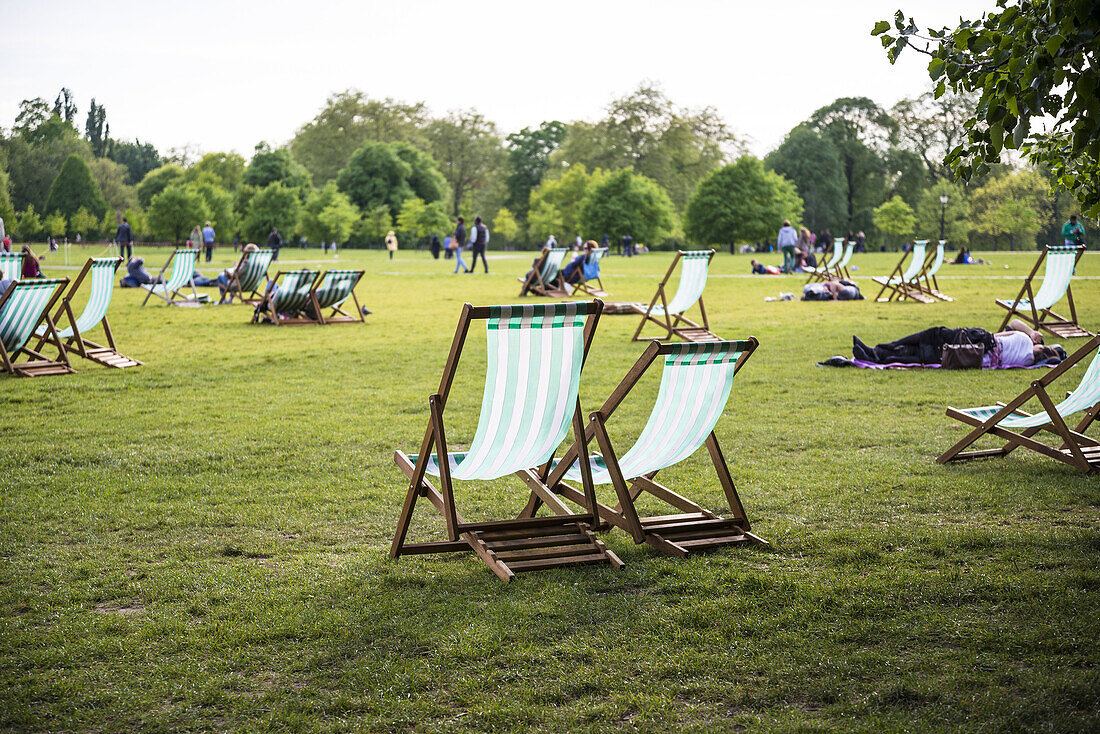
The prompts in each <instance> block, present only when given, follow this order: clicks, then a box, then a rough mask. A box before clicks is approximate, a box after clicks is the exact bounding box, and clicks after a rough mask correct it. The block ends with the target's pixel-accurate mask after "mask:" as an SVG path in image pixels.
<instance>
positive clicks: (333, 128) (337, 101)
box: [290, 89, 427, 186]
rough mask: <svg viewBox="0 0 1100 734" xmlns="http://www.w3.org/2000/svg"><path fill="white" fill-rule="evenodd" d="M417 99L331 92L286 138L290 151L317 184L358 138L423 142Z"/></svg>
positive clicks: (330, 176) (343, 161)
mask: <svg viewBox="0 0 1100 734" xmlns="http://www.w3.org/2000/svg"><path fill="white" fill-rule="evenodd" d="M426 124H427V118H426V108H425V106H424V103H423V102H416V103H413V104H405V103H403V102H395V101H394V100H393V99H390V98H389V97H387V98H386V99H383V100H375V99H370V98H368V97H367V96H366V95H365V94H363V93H362V92H360V91H357V90H353V89H349V90H346V91H343V92H338V93H337V94H333V95H332V96H331V97H329V98H328V99H327V100H326V101H325V106H324V107H323V108H322V109H321V111H320V112H319V113H318V114H317V116H316V117H315V118H313V120H312V121H311V122H308V123H306V124H305V125H303V126H302V127H301V128H299V129H298V132H297V133H295V135H294V139H293V140H291V141H290V152H291V153H292V154H293V156H294V158H295V160H298V161H301V163H302V165H304V166H305V167H306V168H307V169H308V170H309V171H310V173H311V174H312V175H313V182H314V183H315V184H317V185H318V186H320V185H323V184H325V183H328V182H329V181H332V180H334V179H335V178H336V176H337V175H338V174H339V173H340V170H341V169H342V168H344V167H345V166H347V164H348V161H349V160H351V156H352V154H353V153H355V151H357V150H358V149H359V148H361V147H362V146H363V143H366V142H367V141H368V140H369V141H374V142H376V143H399V142H400V143H411V144H412V145H415V146H419V147H423V146H425V145H426V144H427V140H426V139H425V137H424V133H423V128H424V126H425V125H426Z"/></svg>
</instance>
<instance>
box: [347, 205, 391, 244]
mask: <svg viewBox="0 0 1100 734" xmlns="http://www.w3.org/2000/svg"><path fill="white" fill-rule="evenodd" d="M392 227H393V217H392V216H391V215H390V208H389V207H388V206H386V205H385V204H382V205H380V206H376V207H374V208H373V209H369V210H367V211H366V212H364V213H363V218H362V219H360V220H359V227H358V228H357V229H356V234H357V239H358V241H359V243H360V244H372V243H376V242H380V241H381V240H382V238H383V237H385V236H386V233H387V232H388V231H389V230H390V228H392Z"/></svg>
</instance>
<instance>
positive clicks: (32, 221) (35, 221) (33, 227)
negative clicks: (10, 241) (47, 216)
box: [12, 204, 42, 242]
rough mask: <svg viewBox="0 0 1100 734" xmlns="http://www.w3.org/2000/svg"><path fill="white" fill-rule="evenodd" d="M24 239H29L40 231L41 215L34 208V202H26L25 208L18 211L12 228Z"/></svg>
mask: <svg viewBox="0 0 1100 734" xmlns="http://www.w3.org/2000/svg"><path fill="white" fill-rule="evenodd" d="M12 229H14V230H15V233H16V234H17V235H19V237H20V238H21V239H23V240H24V241H28V242H29V241H31V240H33V239H34V238H36V237H37V236H38V235H39V234H41V233H42V217H40V216H38V212H36V211H35V210H34V204H27V208H26V209H24V210H23V211H22V212H20V214H19V216H18V217H17V219H16V221H15V226H14V227H13V228H12Z"/></svg>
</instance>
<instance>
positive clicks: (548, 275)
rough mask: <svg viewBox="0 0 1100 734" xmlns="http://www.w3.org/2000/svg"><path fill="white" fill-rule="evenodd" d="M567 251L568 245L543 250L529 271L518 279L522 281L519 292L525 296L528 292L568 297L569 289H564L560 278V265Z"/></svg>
mask: <svg viewBox="0 0 1100 734" xmlns="http://www.w3.org/2000/svg"><path fill="white" fill-rule="evenodd" d="M568 252H569V248H568V247H551V248H550V249H549V250H544V251H543V253H542V256H541V257H540V258H539V260H538V262H536V263H535V266H534V267H533V268H531V272H529V273H528V274H527V276H526V277H524V278H520V279H519V282H520V283H523V287H522V288H520V290H519V294H520V295H521V296H526V295H527V294H528V293H533V294H535V295H536V296H547V297H550V298H568V296H569V291H567V290H566V289H565V284H564V283H562V280H561V265H562V263H563V262H564V261H565V256H566V254H567V253H568Z"/></svg>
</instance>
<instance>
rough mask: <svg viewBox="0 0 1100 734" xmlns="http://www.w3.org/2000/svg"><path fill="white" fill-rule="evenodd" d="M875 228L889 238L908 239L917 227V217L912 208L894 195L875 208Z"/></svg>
mask: <svg viewBox="0 0 1100 734" xmlns="http://www.w3.org/2000/svg"><path fill="white" fill-rule="evenodd" d="M874 222H875V226H876V227H877V228H878V230H879V231H880V232H883V233H885V234H887V235H890V236H891V237H910V236H912V234H913V230H914V229H915V228H916V226H917V217H916V215H915V214H913V208H912V207H911V206H909V205H908V204H906V203H905V200H904V199H902V198H901V197H900V196H898V195H897V194H895V195H894V196H893V198H891V199H890V200H889V201H887V202H885V203H884V204H882V205H881V206H877V207H875V212H874Z"/></svg>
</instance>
